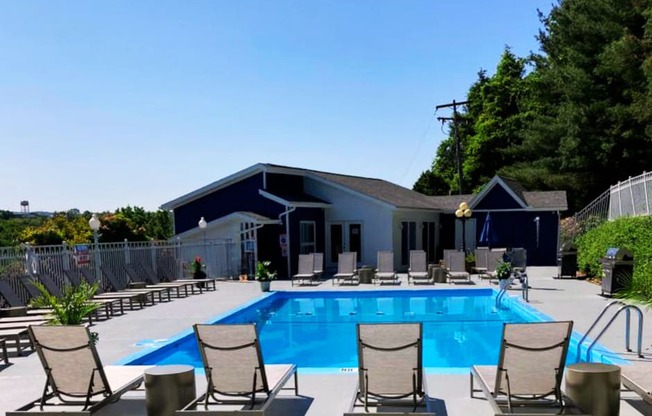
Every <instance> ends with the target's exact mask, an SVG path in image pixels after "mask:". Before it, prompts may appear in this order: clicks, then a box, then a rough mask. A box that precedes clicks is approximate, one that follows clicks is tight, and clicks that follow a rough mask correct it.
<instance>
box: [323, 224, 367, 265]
mask: <svg viewBox="0 0 652 416" xmlns="http://www.w3.org/2000/svg"><path fill="white" fill-rule="evenodd" d="M328 238H329V243H328V250H329V252H328V263H329V266H331V267H336V266H337V260H338V256H339V254H340V253H343V252H346V251H353V252H356V253H358V255H357V261H360V259H361V251H362V223H360V222H333V223H330V225H329V227H328Z"/></svg>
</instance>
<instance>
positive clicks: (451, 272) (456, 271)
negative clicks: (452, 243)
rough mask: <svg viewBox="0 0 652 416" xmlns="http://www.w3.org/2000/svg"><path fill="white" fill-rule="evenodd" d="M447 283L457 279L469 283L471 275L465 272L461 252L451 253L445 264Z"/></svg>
mask: <svg viewBox="0 0 652 416" xmlns="http://www.w3.org/2000/svg"><path fill="white" fill-rule="evenodd" d="M446 270H447V272H446V275H447V277H448V281H449V282H451V281H453V280H457V279H463V280H467V281H471V275H470V274H469V273H468V272H467V271H466V260H465V255H464V252H463V251H451V252H449V253H448V261H447V262H446Z"/></svg>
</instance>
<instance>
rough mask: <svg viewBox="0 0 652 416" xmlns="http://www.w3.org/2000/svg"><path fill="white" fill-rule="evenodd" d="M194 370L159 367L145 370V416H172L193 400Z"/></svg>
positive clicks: (174, 366)
mask: <svg viewBox="0 0 652 416" xmlns="http://www.w3.org/2000/svg"><path fill="white" fill-rule="evenodd" d="M195 395H196V391H195V369H194V368H193V367H192V366H189V365H160V366H156V367H151V368H148V369H147V370H145V402H146V405H147V416H168V415H170V416H172V415H174V411H175V410H180V409H182V408H183V407H184V406H186V405H187V404H188V403H190V402H191V401H193V400H194V399H195Z"/></svg>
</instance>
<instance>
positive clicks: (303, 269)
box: [292, 254, 317, 286]
mask: <svg viewBox="0 0 652 416" xmlns="http://www.w3.org/2000/svg"><path fill="white" fill-rule="evenodd" d="M314 270H315V256H314V255H313V254H299V270H298V273H297V274H295V275H293V276H292V286H294V281H295V280H296V281H297V283H298V284H303V283H306V282H308V283H310V284H312V282H314V281H315V278H316V276H317V275H316V274H315V272H314Z"/></svg>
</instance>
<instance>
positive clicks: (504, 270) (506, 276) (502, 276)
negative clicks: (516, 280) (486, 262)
mask: <svg viewBox="0 0 652 416" xmlns="http://www.w3.org/2000/svg"><path fill="white" fill-rule="evenodd" d="M511 276H512V263H510V262H508V261H503V262H500V263H498V265H497V266H496V277H497V278H498V284H499V286H500V288H501V289H504V288H506V287H507V286H509V284H510V283H511V279H510V277H511Z"/></svg>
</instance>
